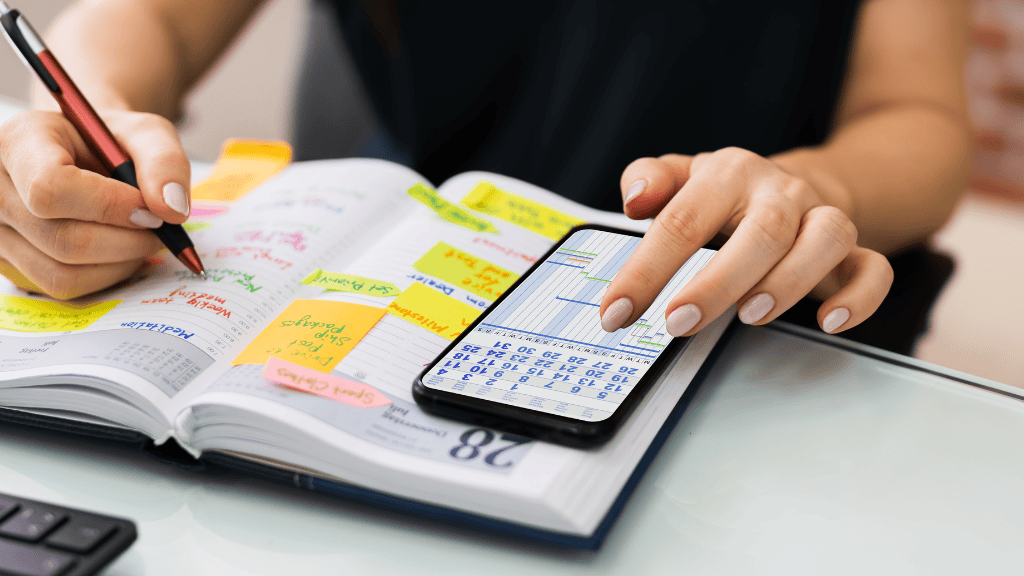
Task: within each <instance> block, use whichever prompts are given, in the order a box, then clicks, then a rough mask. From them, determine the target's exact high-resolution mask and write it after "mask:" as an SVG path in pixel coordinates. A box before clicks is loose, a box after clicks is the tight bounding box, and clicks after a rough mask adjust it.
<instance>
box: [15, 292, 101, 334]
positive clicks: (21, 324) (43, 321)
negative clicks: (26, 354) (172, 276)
mask: <svg viewBox="0 0 1024 576" xmlns="http://www.w3.org/2000/svg"><path fill="white" fill-rule="evenodd" d="M120 303H121V300H110V301H109V302H99V303H96V304H90V305H88V306H74V305H72V304H64V303H61V302H47V301H45V300H34V299H32V298H22V297H20V296H4V295H0V328H4V329H6V330H18V331H20V332H67V331H70V330H81V329H83V328H88V327H89V326H90V325H91V324H92V323H93V322H95V321H97V320H99V319H100V318H101V317H102V316H103V315H104V314H106V313H107V312H110V311H111V310H112V309H113V308H114V306H117V305H118V304H120Z"/></svg>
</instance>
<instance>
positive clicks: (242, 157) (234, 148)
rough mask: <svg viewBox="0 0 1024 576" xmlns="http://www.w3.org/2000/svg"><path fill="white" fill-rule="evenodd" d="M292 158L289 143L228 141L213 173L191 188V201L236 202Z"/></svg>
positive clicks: (282, 167)
mask: <svg viewBox="0 0 1024 576" xmlns="http://www.w3.org/2000/svg"><path fill="white" fill-rule="evenodd" d="M291 160H292V149H291V147H290V146H288V144H287V143H286V142H262V141H259V140H227V141H225V142H224V147H223V148H222V149H221V152H220V158H218V159H217V164H216V165H214V167H213V173H212V174H210V176H209V177H207V178H206V180H203V181H202V182H200V183H199V184H196V185H195V186H194V187H193V188H192V200H193V201H195V200H207V201H215V202H234V201H235V200H238V199H239V198H241V197H242V196H245V195H246V194H248V193H249V191H250V190H252V189H253V188H255V187H257V186H259V185H260V184H262V183H263V182H264V181H265V180H266V179H267V178H270V177H271V176H273V175H274V174H277V173H278V172H280V171H281V170H283V169H284V167H285V166H287V165H288V163H289V162H291Z"/></svg>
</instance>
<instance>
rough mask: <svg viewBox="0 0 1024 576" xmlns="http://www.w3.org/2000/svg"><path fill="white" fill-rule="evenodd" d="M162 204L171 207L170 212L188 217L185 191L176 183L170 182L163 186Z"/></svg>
mask: <svg viewBox="0 0 1024 576" xmlns="http://www.w3.org/2000/svg"><path fill="white" fill-rule="evenodd" d="M164 202H166V203H167V205H168V206H170V207H171V210H174V211H175V212H178V213H180V214H184V215H185V216H188V212H189V208H188V196H185V189H184V188H183V187H182V186H181V184H178V183H177V182H171V183H170V184H167V185H166V186H164Z"/></svg>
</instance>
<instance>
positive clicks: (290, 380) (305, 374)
mask: <svg viewBox="0 0 1024 576" xmlns="http://www.w3.org/2000/svg"><path fill="white" fill-rule="evenodd" d="M263 377H264V378H266V379H267V380H270V381H271V382H277V383H278V384H281V385H282V386H287V387H289V388H292V389H294V390H300V391H302V392H309V393H310V394H316V395H317V396H322V397H324V398H328V399H330V400H335V401H337V402H341V403H342V404H348V405H349V406H358V407H359V408H376V407H377V406H387V405H388V404H391V400H388V399H387V397H385V396H384V395H383V394H381V393H380V391H378V390H377V389H376V388H374V387H373V386H367V385H366V384H360V383H359V382H353V381H351V380H345V379H344V378H338V377H337V376H331V375H330V374H324V373H323V372H317V371H316V370H313V369H312V368H306V367H304V366H299V365H298V364H292V363H291V362H285V361H284V360H281V359H279V358H271V359H270V360H268V361H267V364H266V367H264V368H263Z"/></svg>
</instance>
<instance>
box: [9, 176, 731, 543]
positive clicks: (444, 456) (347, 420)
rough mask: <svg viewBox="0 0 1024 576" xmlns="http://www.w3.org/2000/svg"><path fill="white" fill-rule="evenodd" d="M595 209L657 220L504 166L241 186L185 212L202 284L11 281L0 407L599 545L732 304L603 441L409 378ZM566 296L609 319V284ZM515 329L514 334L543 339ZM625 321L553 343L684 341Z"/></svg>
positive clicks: (178, 269) (582, 262) (155, 278)
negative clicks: (35, 290)
mask: <svg viewBox="0 0 1024 576" xmlns="http://www.w3.org/2000/svg"><path fill="white" fill-rule="evenodd" d="M583 222H593V223H600V224H606V225H610V226H618V227H624V228H632V229H641V230H642V229H643V228H644V227H645V226H646V223H644V222H639V223H638V222H634V221H631V220H629V219H627V218H626V217H625V216H623V215H622V214H613V213H608V212H601V211H596V210H593V209H589V208H586V207H584V206H581V205H579V204H576V203H573V202H571V201H568V200H566V199H564V198H562V197H560V196H557V195H555V194H553V193H551V192H547V191H545V190H542V189H540V188H537V187H535V186H532V185H530V184H527V183H524V182H521V181H518V180H514V179H511V178H508V177H503V176H500V175H496V174H489V173H480V172H471V173H465V174H461V175H458V176H456V177H453V178H451V179H449V180H448V181H446V182H444V183H443V184H442V185H440V186H438V187H437V189H436V191H435V190H434V189H433V188H432V184H430V183H429V182H427V181H426V180H425V179H424V178H423V177H422V176H421V175H419V174H417V173H416V172H414V171H412V170H410V169H408V168H405V167H402V166H399V165H397V164H393V163H389V162H385V161H380V160H368V159H348V160H333V161H322V162H306V163H296V164H293V165H291V166H289V167H287V168H285V169H284V170H283V171H282V172H280V173H279V174H277V175H276V176H274V177H272V178H270V179H269V180H267V181H265V182H264V183H263V184H261V185H259V186H258V187H256V188H255V189H254V190H252V191H251V192H249V193H247V194H245V195H244V196H243V197H241V198H240V199H238V200H237V201H234V202H196V203H194V209H193V218H192V220H191V221H190V223H189V224H188V227H189V228H190V230H191V231H190V234H191V236H192V238H193V240H194V242H195V245H196V248H197V250H198V252H199V255H200V257H201V258H202V260H203V262H204V264H205V265H206V267H207V273H208V275H209V279H207V280H202V279H200V278H197V277H195V276H193V275H192V274H191V273H190V272H188V271H187V270H185V269H184V268H183V267H182V266H181V265H180V264H179V263H178V262H176V261H175V260H174V259H173V258H172V257H171V256H170V255H169V254H167V253H166V252H165V253H163V254H161V255H159V256H158V257H157V258H155V259H152V261H150V262H149V263H148V264H147V266H145V267H144V268H143V269H142V270H140V272H139V273H138V274H137V276H136V277H135V278H133V279H131V280H129V281H128V282H125V283H123V284H122V285H121V286H117V287H115V288H113V289H110V290H107V291H105V292H103V293H100V294H96V295H93V296H90V297H89V298H87V299H83V300H81V301H76V302H73V303H59V302H53V301H50V300H48V299H46V298H43V297H40V296H36V295H29V294H26V293H16V292H13V291H11V292H10V293H9V294H8V295H0V407H2V408H3V416H4V417H6V418H7V419H13V420H18V421H22V422H29V421H31V422H37V423H39V422H42V423H44V424H46V425H51V426H53V425H57V426H58V427H59V426H60V425H61V424H63V425H66V427H65V429H67V430H78V431H89V432H88V433H94V434H95V433H99V432H101V431H104V430H107V431H110V432H111V433H119V434H125V433H136V434H141V435H144V436H145V437H147V438H149V439H151V441H152V443H153V444H155V445H158V446H159V445H162V444H164V443H166V442H168V441H170V440H172V439H173V441H174V442H176V443H177V444H179V445H180V446H181V447H182V448H183V449H184V450H185V451H187V452H188V453H189V454H191V456H193V457H195V458H196V459H198V460H199V461H201V462H202V461H205V462H209V463H211V464H221V465H224V464H226V465H229V466H234V467H235V468H236V469H244V470H249V471H252V472H254V473H261V474H264V475H266V476H271V477H275V478H278V479H282V480H285V481H288V482H290V483H293V484H295V485H297V486H298V487H300V488H305V489H310V490H316V491H320V492H328V493H334V494H338V495H347V496H353V497H357V498H361V499H363V500H367V501H370V502H374V503H380V504H383V505H389V506H393V507H397V508H404V509H411V510H414V511H420V512H426V513H429V514H431V515H434V516H441V517H448V518H460V519H462V520H464V521H466V522H468V523H470V524H476V525H486V526H490V527H492V528H496V529H499V530H506V531H510V532H513V533H517V534H522V535H529V536H538V537H541V538H545V539H548V540H555V541H559V542H563V543H566V544H569V545H572V546H579V547H591V548H593V547H597V546H599V545H600V543H601V540H602V539H603V537H604V535H605V534H606V533H607V530H608V529H609V528H610V526H611V523H612V522H613V521H614V518H615V516H616V515H617V513H618V510H619V509H621V507H622V505H623V504H624V503H625V501H626V499H627V498H628V495H629V492H630V491H631V490H632V487H633V485H635V483H636V481H637V480H638V479H639V477H640V475H642V472H643V470H644V468H645V467H646V466H647V464H648V463H649V461H650V459H651V458H652V457H653V455H654V453H655V452H656V451H657V448H658V447H659V446H660V443H661V442H662V441H663V440H664V436H665V435H666V434H667V431H668V430H669V429H670V427H671V424H672V423H673V422H674V418H675V419H677V418H678V414H679V413H680V411H681V403H680V399H681V398H683V397H684V392H685V391H686V390H687V388H688V386H689V385H690V384H691V382H692V381H693V380H694V378H695V376H696V375H697V374H698V371H699V370H700V368H701V366H702V364H703V363H704V361H705V360H706V359H707V358H708V356H709V354H711V352H712V349H713V348H714V346H715V344H716V342H717V341H718V340H719V338H720V337H721V335H722V332H723V331H724V329H725V327H726V325H727V324H728V322H729V320H730V318H729V317H722V318H720V319H718V320H717V321H716V322H715V323H714V324H712V325H711V326H709V327H708V328H706V329H705V330H703V331H702V332H701V333H699V334H698V335H697V336H694V337H692V338H691V339H690V341H689V342H688V343H687V344H686V346H685V347H684V348H683V352H682V353H681V354H680V355H679V357H678V359H677V360H676V361H675V363H674V365H673V367H672V368H670V369H669V370H667V371H666V372H665V373H664V375H663V376H662V378H661V381H660V382H659V383H658V384H657V385H656V386H655V387H654V388H653V389H652V391H651V392H650V393H649V394H648V395H647V396H646V398H645V399H644V400H643V402H642V403H641V404H640V405H639V407H638V408H637V409H636V410H635V411H634V412H633V414H632V415H631V416H630V418H629V420H628V421H627V422H626V423H625V424H624V425H623V426H622V428H621V430H619V432H618V433H617V434H616V435H615V436H614V438H613V439H612V440H611V441H609V442H608V443H607V444H605V445H603V446H601V447H599V448H597V449H589V450H580V449H572V448H566V447H561V446H556V445H553V444H547V443H543V442H536V441H529V440H527V439H525V438H521V437H517V436H513V435H509V434H502V433H500V432H496V431H493V430H488V429H485V428H481V427H479V426H474V425H471V424H466V423H461V422H455V421H449V420H445V419H441V418H437V417H434V416H430V415H428V414H426V413H424V412H422V411H421V410H420V409H419V408H418V407H417V405H416V404H415V402H413V400H412V394H411V390H410V387H411V383H412V382H413V380H414V378H415V377H416V376H417V375H418V374H419V373H420V372H422V371H423V369H424V366H425V365H426V364H427V363H428V362H430V361H431V360H432V359H433V358H434V357H435V356H437V355H438V354H439V353H440V352H441V351H442V350H443V349H444V348H445V347H446V346H447V345H448V344H449V343H450V342H451V341H452V339H454V338H455V337H456V336H457V335H458V334H460V333H461V331H462V329H463V328H465V327H466V326H468V325H469V324H470V323H471V322H472V320H473V319H475V318H476V316H477V315H479V314H480V312H481V311H482V310H483V309H485V308H486V307H487V306H488V305H489V304H490V303H491V302H492V301H493V300H494V299H495V298H497V296H498V295H500V294H501V293H502V292H503V291H504V290H505V289H507V288H508V287H509V286H510V285H511V283H512V282H513V281H514V280H515V279H516V278H518V276H519V275H520V274H522V273H523V272H524V271H525V270H526V269H527V268H529V267H530V266H531V265H532V264H533V263H534V262H535V261H536V260H537V259H538V258H539V257H540V256H541V255H543V254H544V253H545V252H546V251H547V250H548V248H550V247H551V245H552V244H553V243H554V241H555V240H556V239H557V238H559V237H560V236H561V235H562V234H564V233H565V232H566V231H567V230H568V229H569V228H570V227H571V226H574V225H576V224H580V223H583ZM576 256H577V257H576V258H574V259H573V261H572V263H571V264H572V267H573V270H572V272H573V274H575V275H578V277H579V278H580V279H581V280H580V282H585V281H587V282H589V281H593V282H607V279H602V278H596V277H593V276H594V270H595V269H596V268H593V267H591V264H590V263H591V262H592V261H596V260H600V257H601V255H600V254H597V253H585V254H584V253H581V254H578V255H576ZM705 261H706V258H705ZM595 266H596V265H595ZM577 268H578V271H577V270H576V269H577ZM695 272H696V270H694V273H695ZM579 275H581V276H579ZM592 292H593V290H591V291H590V292H588V294H590V293H592ZM602 293H603V292H602ZM559 300H560V302H558V303H557V304H558V305H560V306H562V305H564V307H565V310H567V311H568V312H567V313H572V314H593V315H595V316H596V314H597V308H596V306H594V305H593V303H594V302H600V295H598V296H597V297H596V299H593V300H590V301H587V302H581V301H574V298H573V297H572V296H571V295H570V296H567V297H565V298H561V297H559ZM561 300H564V302H561ZM661 321H662V324H663V321H664V319H663V318H662V319H661ZM503 329H504V332H503V334H504V335H505V336H506V337H507V338H508V339H509V340H510V342H513V343H515V342H516V341H518V340H524V341H528V340H529V339H530V338H534V337H536V336H538V335H536V334H533V335H531V334H529V333H525V332H523V333H522V334H519V333H516V332H515V330H516V329H517V328H516V326H513V325H512V324H509V326H503ZM623 330H627V331H628V333H625V334H628V337H622V338H618V340H617V342H618V341H621V342H623V343H624V344H623V346H627V347H630V346H631V347H632V348H628V349H627V348H622V349H618V350H611V349H609V350H610V352H609V350H601V349H600V348H599V347H594V346H593V344H594V342H592V341H590V340H587V339H586V338H584V337H582V336H579V337H578V338H580V340H573V339H571V338H568V337H566V336H563V335H559V334H546V335H544V336H545V337H551V338H562V339H563V341H561V343H562V345H563V346H564V347H565V348H566V351H567V353H579V354H581V357H582V355H584V354H589V355H590V356H588V357H598V356H601V355H603V356H608V355H609V354H612V356H614V354H615V353H616V352H618V353H620V354H625V353H628V352H629V351H630V350H635V351H640V352H642V351H644V350H648V351H649V350H655V349H657V348H656V347H658V346H663V345H664V344H663V342H664V341H665V340H666V339H667V338H668V336H666V335H665V334H664V330H659V328H658V325H657V322H648V323H646V324H644V323H638V324H637V325H634V326H630V327H627V328H625V329H623ZM573 338H576V336H574V337H573ZM517 339H518V340H517ZM616 346H618V344H616ZM570 404H571V402H570ZM98 431H99V432H98Z"/></svg>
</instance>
